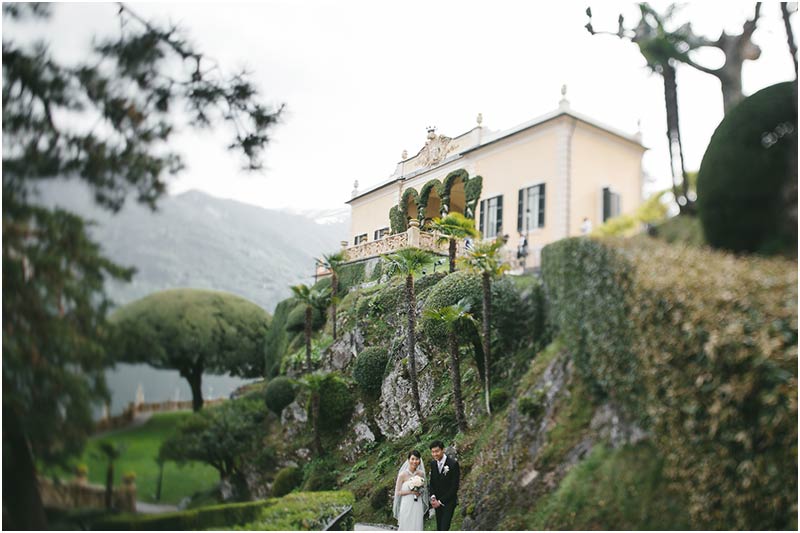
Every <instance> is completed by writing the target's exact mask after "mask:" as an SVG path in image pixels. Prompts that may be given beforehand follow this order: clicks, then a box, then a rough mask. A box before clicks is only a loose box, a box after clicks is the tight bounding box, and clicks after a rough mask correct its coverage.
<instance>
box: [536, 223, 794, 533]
mask: <svg viewBox="0 0 800 533" xmlns="http://www.w3.org/2000/svg"><path fill="white" fill-rule="evenodd" d="M542 276H543V279H544V283H545V292H546V296H547V301H548V316H549V317H550V320H552V321H553V323H554V324H555V325H556V327H557V328H558V329H559V330H560V333H561V337H562V338H563V339H564V343H565V345H566V347H567V348H568V349H569V351H570V352H571V354H572V356H573V357H574V358H575V364H576V368H577V369H578V370H579V371H580V372H581V374H582V375H583V376H584V377H585V378H586V379H587V381H588V382H590V383H592V384H593V385H594V387H595V390H596V391H597V392H598V393H599V394H601V395H606V396H609V397H611V398H613V399H614V400H615V401H616V402H617V403H618V404H619V405H620V406H621V407H623V409H624V410H625V411H627V412H628V413H629V414H630V415H634V416H638V418H640V420H641V422H643V423H644V424H645V425H646V427H647V428H648V429H649V430H650V431H651V433H652V435H653V439H654V442H655V443H656V445H657V446H658V448H659V450H660V452H661V453H662V454H663V456H664V459H665V465H666V466H665V468H666V472H667V473H668V475H669V476H670V477H671V478H672V480H673V482H674V483H675V484H676V486H677V487H678V489H679V490H681V491H683V492H684V493H686V494H688V497H689V507H690V517H691V520H692V527H693V528H699V529H796V528H797V477H796V474H797V264H796V263H795V262H792V261H787V260H784V259H759V258H737V257H734V256H733V255H730V254H726V253H723V252H715V251H710V250H708V249H697V248H690V247H682V246H670V245H667V244H663V243H660V242H658V241H655V240H653V239H649V238H647V237H641V238H637V239H631V240H627V241H623V240H615V239H610V240H606V241H595V240H591V239H586V238H577V239H566V240H563V241H559V242H557V243H554V244H551V245H549V246H547V247H545V248H544V250H543V252H542Z"/></svg>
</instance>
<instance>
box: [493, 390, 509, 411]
mask: <svg viewBox="0 0 800 533" xmlns="http://www.w3.org/2000/svg"><path fill="white" fill-rule="evenodd" d="M489 402H490V403H491V405H492V410H493V411H494V410H498V411H499V410H500V409H502V408H503V407H505V406H506V404H507V403H508V391H507V390H505V389H503V388H501V387H496V388H494V389H492V392H491V393H490V394H489Z"/></svg>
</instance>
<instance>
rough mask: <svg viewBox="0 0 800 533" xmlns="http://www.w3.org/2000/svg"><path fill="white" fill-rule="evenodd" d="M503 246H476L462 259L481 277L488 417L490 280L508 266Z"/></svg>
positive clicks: (498, 242)
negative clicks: (504, 261)
mask: <svg viewBox="0 0 800 533" xmlns="http://www.w3.org/2000/svg"><path fill="white" fill-rule="evenodd" d="M503 244H504V242H503V240H502V239H500V238H498V239H497V240H495V241H493V242H488V243H481V244H478V245H476V246H475V247H473V249H472V250H470V251H469V252H467V256H466V257H465V258H464V263H465V264H466V266H467V268H468V269H469V270H471V271H473V272H477V273H478V274H480V275H481V286H482V288H483V302H482V303H483V324H482V328H481V329H482V331H481V337H482V341H483V361H484V363H483V365H484V371H483V379H484V389H485V390H484V394H485V396H486V412H487V413H489V414H490V415H491V414H492V408H491V405H490V404H489V391H490V390H491V384H492V380H491V375H492V372H491V370H492V365H491V363H492V357H491V342H490V326H491V323H492V314H491V311H492V279H494V278H497V277H499V276H500V275H501V274H502V273H503V272H505V271H506V270H507V269H508V265H506V264H503V263H502V261H501V259H500V253H499V251H500V247H502V246H503Z"/></svg>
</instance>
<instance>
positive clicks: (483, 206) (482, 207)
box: [478, 200, 486, 235]
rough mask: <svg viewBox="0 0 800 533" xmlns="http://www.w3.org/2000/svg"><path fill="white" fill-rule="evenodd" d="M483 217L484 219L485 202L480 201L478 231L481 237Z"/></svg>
mask: <svg viewBox="0 0 800 533" xmlns="http://www.w3.org/2000/svg"><path fill="white" fill-rule="evenodd" d="M485 217H486V200H481V216H480V221H479V223H478V231H480V232H481V235H483V221H484V219H485Z"/></svg>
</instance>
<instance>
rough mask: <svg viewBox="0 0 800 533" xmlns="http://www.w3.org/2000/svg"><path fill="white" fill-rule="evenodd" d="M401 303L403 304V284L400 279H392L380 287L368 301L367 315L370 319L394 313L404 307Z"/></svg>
mask: <svg viewBox="0 0 800 533" xmlns="http://www.w3.org/2000/svg"><path fill="white" fill-rule="evenodd" d="M403 302H405V282H404V281H403V280H400V279H394V280H392V281H390V282H389V283H387V284H385V285H384V286H382V287H381V288H380V289H379V290H378V292H376V293H375V294H374V295H373V296H372V297H371V298H370V299H369V303H368V305H369V311H368V314H369V315H370V316H371V317H378V316H382V315H387V314H390V313H396V312H397V311H398V309H400V308H401V307H402V306H403V305H404V304H403ZM403 309H405V307H403Z"/></svg>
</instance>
